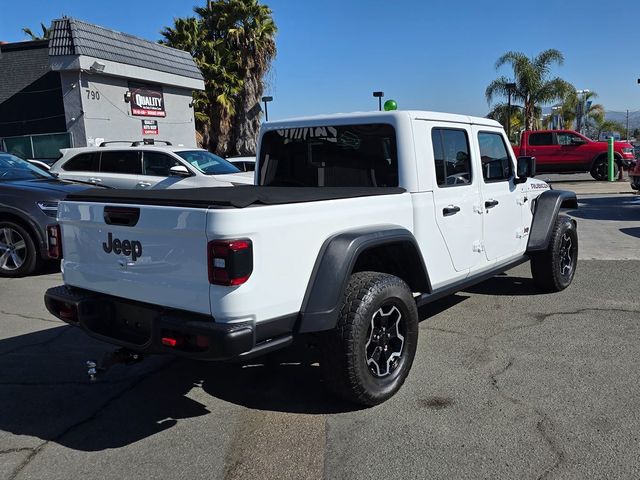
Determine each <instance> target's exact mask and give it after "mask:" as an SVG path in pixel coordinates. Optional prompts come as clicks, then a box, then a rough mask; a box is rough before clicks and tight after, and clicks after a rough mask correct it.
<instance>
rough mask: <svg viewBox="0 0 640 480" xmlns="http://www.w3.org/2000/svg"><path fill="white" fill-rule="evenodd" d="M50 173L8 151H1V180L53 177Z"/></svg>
mask: <svg viewBox="0 0 640 480" xmlns="http://www.w3.org/2000/svg"><path fill="white" fill-rule="evenodd" d="M52 178H53V176H51V175H50V174H49V173H47V172H45V171H44V170H41V169H39V168H38V167H36V166H34V165H31V164H30V163H29V162H27V161H25V160H22V159H21V158H18V157H16V156H14V155H11V154H8V153H0V182H2V181H8V180H33V179H52Z"/></svg>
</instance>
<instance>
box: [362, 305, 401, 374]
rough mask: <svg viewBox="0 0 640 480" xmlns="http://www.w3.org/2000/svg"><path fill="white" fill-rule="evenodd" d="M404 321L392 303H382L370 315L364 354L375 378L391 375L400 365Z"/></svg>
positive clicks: (399, 311)
mask: <svg viewBox="0 0 640 480" xmlns="http://www.w3.org/2000/svg"><path fill="white" fill-rule="evenodd" d="M405 335H406V328H405V321H404V317H403V313H402V310H400V308H398V306H396V305H395V304H394V303H385V304H383V305H382V306H381V307H380V308H379V309H378V310H376V312H375V313H374V314H373V315H372V316H371V323H370V324H369V329H368V331H367V343H366V345H365V354H366V359H367V367H368V368H369V371H370V372H371V374H372V375H373V376H374V377H375V378H385V377H388V376H389V375H391V374H392V373H393V372H394V371H395V370H396V369H397V368H398V366H399V365H400V362H401V360H402V354H403V353H404V344H405Z"/></svg>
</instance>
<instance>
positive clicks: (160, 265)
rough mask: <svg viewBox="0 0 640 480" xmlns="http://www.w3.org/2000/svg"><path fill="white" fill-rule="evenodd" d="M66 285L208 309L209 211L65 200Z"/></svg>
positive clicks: (196, 309)
mask: <svg viewBox="0 0 640 480" xmlns="http://www.w3.org/2000/svg"><path fill="white" fill-rule="evenodd" d="M58 215H59V220H60V225H61V229H62V245H63V263H62V266H63V276H64V281H65V283H66V284H67V285H71V286H75V287H78V288H85V289H89V290H92V291H96V292H100V293H106V294H109V295H115V296H118V297H124V298H129V299H133V300H138V301H141V302H148V303H151V304H156V305H162V306H166V307H175V308H182V309H184V308H185V306H186V305H188V306H189V310H191V311H193V312H198V313H203V314H210V313H211V308H210V305H209V277H208V270H207V264H206V261H203V259H206V258H207V257H206V251H207V236H206V232H205V225H206V216H207V210H206V209H203V208H174V207H167V206H162V207H159V206H153V205H122V204H118V205H113V204H111V205H109V204H106V203H84V202H73V201H67V202H62V203H61V204H60V207H59V211H58Z"/></svg>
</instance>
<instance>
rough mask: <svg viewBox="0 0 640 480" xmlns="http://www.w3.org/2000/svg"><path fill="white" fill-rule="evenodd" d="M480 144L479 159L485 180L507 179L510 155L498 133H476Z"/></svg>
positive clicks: (510, 170)
mask: <svg viewBox="0 0 640 480" xmlns="http://www.w3.org/2000/svg"><path fill="white" fill-rule="evenodd" d="M478 143H479V144H480V160H481V162H482V176H483V177H484V179H485V181H487V182H495V181H501V180H508V179H510V178H511V173H512V167H511V157H510V156H509V152H508V150H507V146H506V145H505V143H504V138H503V137H502V135H500V134H499V133H491V132H480V133H478Z"/></svg>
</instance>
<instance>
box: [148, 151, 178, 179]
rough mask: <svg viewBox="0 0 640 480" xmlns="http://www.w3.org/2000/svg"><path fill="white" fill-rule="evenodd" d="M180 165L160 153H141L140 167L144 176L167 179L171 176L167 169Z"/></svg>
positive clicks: (173, 159)
mask: <svg viewBox="0 0 640 480" xmlns="http://www.w3.org/2000/svg"><path fill="white" fill-rule="evenodd" d="M178 165H181V163H180V162H179V161H178V160H176V159H175V158H171V157H170V156H169V155H166V154H164V153H160V152H143V153H142V166H143V172H144V175H151V176H155V177H168V176H170V175H171V172H170V171H169V169H170V168H171V167H175V166H178Z"/></svg>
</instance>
